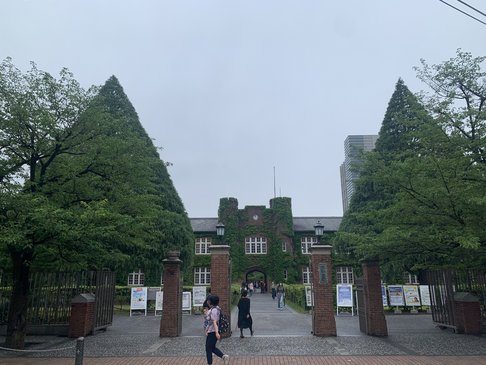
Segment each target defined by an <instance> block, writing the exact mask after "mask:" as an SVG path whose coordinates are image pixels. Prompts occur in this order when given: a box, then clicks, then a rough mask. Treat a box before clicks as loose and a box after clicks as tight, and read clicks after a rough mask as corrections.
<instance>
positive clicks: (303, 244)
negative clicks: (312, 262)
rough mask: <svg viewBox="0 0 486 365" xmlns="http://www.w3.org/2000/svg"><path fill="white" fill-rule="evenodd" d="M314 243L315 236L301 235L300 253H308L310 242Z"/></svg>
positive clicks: (315, 240) (315, 241)
mask: <svg viewBox="0 0 486 365" xmlns="http://www.w3.org/2000/svg"><path fill="white" fill-rule="evenodd" d="M316 243H317V237H302V238H301V239H300V246H301V247H302V253H303V254H304V255H309V254H310V253H311V252H310V248H311V246H312V244H316Z"/></svg>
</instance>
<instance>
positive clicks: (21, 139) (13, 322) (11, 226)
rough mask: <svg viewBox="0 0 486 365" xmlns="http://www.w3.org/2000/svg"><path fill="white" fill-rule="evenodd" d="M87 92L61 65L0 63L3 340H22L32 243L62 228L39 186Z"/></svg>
mask: <svg viewBox="0 0 486 365" xmlns="http://www.w3.org/2000/svg"><path fill="white" fill-rule="evenodd" d="M92 95H93V93H92V90H88V91H85V90H83V89H82V88H81V87H80V86H79V84H78V83H77V82H76V81H75V80H74V79H73V78H72V75H71V73H69V71H67V70H66V69H63V70H62V71H61V72H60V77H59V79H55V78H53V77H52V76H51V75H49V74H48V73H46V72H43V71H40V70H38V69H37V67H36V66H35V64H32V67H31V69H30V71H28V72H27V73H26V74H22V72H21V71H19V70H18V69H16V68H15V67H14V66H13V64H12V62H11V60H10V59H6V60H5V61H3V62H2V63H1V65H0V153H1V154H0V194H1V198H2V199H1V206H0V209H1V217H0V225H1V227H0V228H1V230H2V235H1V237H0V249H1V251H2V252H5V253H6V254H7V255H8V256H9V258H10V263H11V265H10V267H11V269H12V272H13V278H14V286H13V291H12V300H11V304H10V312H9V321H8V326H7V341H6V342H7V346H11V347H17V348H22V347H23V345H24V336H25V326H26V323H25V314H26V311H27V304H28V289H29V288H28V285H29V280H28V278H29V272H30V268H31V264H32V262H33V260H34V256H35V252H36V249H37V247H39V246H41V245H45V244H49V243H50V242H52V241H53V240H54V239H55V237H56V236H58V235H59V234H62V233H63V232H64V233H65V232H66V227H65V225H63V224H58V223H57V220H56V219H55V217H60V216H64V214H63V212H62V211H59V208H58V207H57V206H55V205H53V204H51V203H50V202H48V199H47V198H46V197H45V196H44V195H42V189H43V188H44V185H45V180H46V175H47V171H48V170H49V169H50V168H51V166H52V164H53V162H54V161H55V160H56V159H57V158H58V157H59V156H62V155H65V154H68V153H70V151H71V149H72V148H73V146H75V145H76V143H79V142H80V140H78V141H77V142H76V141H75V139H76V135H75V132H74V131H73V130H72V126H73V125H74V124H75V123H76V122H77V120H78V119H79V117H80V115H81V114H82V113H83V112H84V111H85V110H86V108H87V106H88V104H89V102H90V100H91V97H92ZM53 222H54V224H50V223H53ZM61 222H64V220H61ZM4 232H5V234H4Z"/></svg>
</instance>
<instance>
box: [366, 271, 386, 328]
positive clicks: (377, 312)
mask: <svg viewBox="0 0 486 365" xmlns="http://www.w3.org/2000/svg"><path fill="white" fill-rule="evenodd" d="M361 266H362V268H363V299H364V307H365V319H366V330H367V332H366V334H367V335H370V336H388V328H387V325H386V319H385V312H384V311H383V298H382V295H381V275H380V265H379V263H378V262H377V261H364V262H362V265H361Z"/></svg>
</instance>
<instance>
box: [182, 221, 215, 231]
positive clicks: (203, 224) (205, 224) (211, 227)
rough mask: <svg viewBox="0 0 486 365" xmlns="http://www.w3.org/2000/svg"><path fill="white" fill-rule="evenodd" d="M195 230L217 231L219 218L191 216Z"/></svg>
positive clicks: (193, 229)
mask: <svg viewBox="0 0 486 365" xmlns="http://www.w3.org/2000/svg"><path fill="white" fill-rule="evenodd" d="M189 220H190V221H191V227H192V231H193V232H216V224H218V218H189Z"/></svg>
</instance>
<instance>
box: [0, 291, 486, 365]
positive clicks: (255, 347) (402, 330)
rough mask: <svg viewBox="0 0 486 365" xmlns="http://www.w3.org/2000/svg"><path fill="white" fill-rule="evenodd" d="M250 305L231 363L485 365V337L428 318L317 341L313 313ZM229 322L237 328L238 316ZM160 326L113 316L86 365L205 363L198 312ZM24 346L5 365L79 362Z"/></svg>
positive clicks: (341, 330) (52, 346) (344, 327)
mask: <svg viewBox="0 0 486 365" xmlns="http://www.w3.org/2000/svg"><path fill="white" fill-rule="evenodd" d="M251 300H252V315H253V320H254V325H255V331H256V335H255V336H254V337H246V338H244V339H240V338H239V336H238V331H236V332H234V333H233V337H231V338H228V339H225V340H223V341H222V342H221V343H219V344H218V347H219V348H220V349H221V350H222V351H223V352H224V353H227V354H229V355H230V356H231V361H230V364H231V365H301V364H302V365H328V364H333V365H343V364H346V365H394V364H396V365H439V364H445V365H469V364H471V365H473V364H474V365H483V364H484V365H486V336H484V335H483V336H467V335H458V334H454V333H453V332H452V331H451V330H440V329H438V328H436V327H435V325H434V324H433V323H432V319H431V316H430V315H389V316H386V317H387V318H386V321H387V324H388V332H389V336H388V337H371V336H365V335H363V334H362V333H360V331H359V328H358V318H357V317H352V316H346V315H343V316H337V317H336V326H337V336H336V337H315V336H312V335H311V334H310V329H311V319H310V315H308V314H298V313H295V311H293V310H291V309H290V308H288V307H286V308H285V309H284V310H278V309H277V308H276V303H275V302H274V301H272V299H271V297H270V296H268V295H264V294H261V295H260V294H256V295H253V297H252V298H251ZM232 317H233V325H235V324H236V312H235V311H233V312H232ZM162 320H163V319H162ZM160 321H161V317H154V316H153V315H152V316H147V317H145V316H134V317H128V316H121V317H120V316H117V317H115V319H114V323H113V326H112V327H110V328H109V329H108V330H107V331H106V332H101V333H98V334H96V335H95V336H88V337H87V338H86V339H85V345H84V355H85V358H84V361H83V365H132V364H133V365H168V364H171V365H179V364H181V365H189V364H190V365H205V364H206V361H205V358H204V337H203V336H202V326H201V321H202V318H201V316H200V315H185V316H184V317H183V336H182V337H173V338H160V337H159V327H160ZM233 328H234V326H233ZM27 342H28V344H29V345H28V346H27V350H28V351H31V352H27V353H23V354H17V353H15V352H9V351H4V350H2V349H0V365H10V364H11V365H24V364H25V365H71V364H74V346H75V341H73V340H70V339H67V338H65V337H55V336H42V337H39V336H31V337H28V338H27ZM2 343H3V338H2V337H1V336H0V346H1V344H2ZM213 364H214V365H222V364H223V362H222V361H221V360H220V359H215V360H214V362H213Z"/></svg>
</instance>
